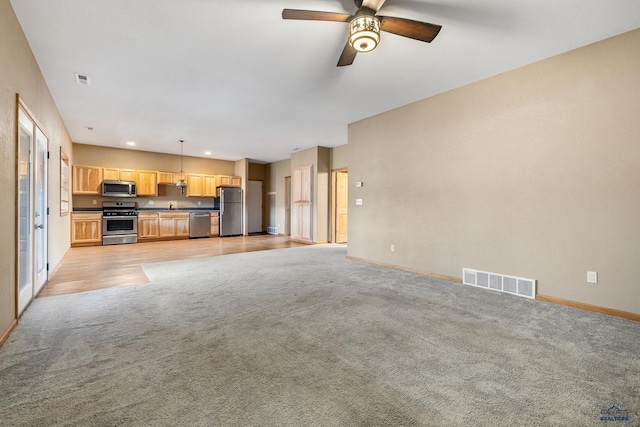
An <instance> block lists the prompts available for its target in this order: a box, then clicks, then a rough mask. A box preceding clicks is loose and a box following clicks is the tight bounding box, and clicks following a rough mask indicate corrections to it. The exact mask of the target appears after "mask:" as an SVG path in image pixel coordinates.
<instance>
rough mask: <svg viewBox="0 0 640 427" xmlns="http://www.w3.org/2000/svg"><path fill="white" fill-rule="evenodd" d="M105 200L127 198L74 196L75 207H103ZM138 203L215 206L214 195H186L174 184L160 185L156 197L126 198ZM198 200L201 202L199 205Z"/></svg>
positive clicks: (166, 206) (148, 206)
mask: <svg viewBox="0 0 640 427" xmlns="http://www.w3.org/2000/svg"><path fill="white" fill-rule="evenodd" d="M105 200H125V199H121V198H114V197H102V196H97V195H91V196H79V195H75V196H73V208H74V209H76V210H77V209H95V208H101V207H102V202H103V201H105ZM126 200H129V201H135V202H137V203H138V208H142V209H154V208H156V209H169V203H173V208H174V209H190V208H211V209H213V208H215V207H216V206H217V204H216V203H215V198H214V197H186V196H185V195H184V194H182V193H180V189H179V188H178V187H175V186H172V185H159V186H158V195H157V196H156V197H136V198H132V199H126ZM198 202H200V204H199V205H198Z"/></svg>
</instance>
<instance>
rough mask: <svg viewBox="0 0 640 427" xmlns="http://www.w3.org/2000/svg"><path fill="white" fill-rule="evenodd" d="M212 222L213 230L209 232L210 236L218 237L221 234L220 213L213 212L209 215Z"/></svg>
mask: <svg viewBox="0 0 640 427" xmlns="http://www.w3.org/2000/svg"><path fill="white" fill-rule="evenodd" d="M209 217H210V220H211V230H210V231H209V236H211V237H218V235H219V233H220V215H219V212H211V213H210V214H209Z"/></svg>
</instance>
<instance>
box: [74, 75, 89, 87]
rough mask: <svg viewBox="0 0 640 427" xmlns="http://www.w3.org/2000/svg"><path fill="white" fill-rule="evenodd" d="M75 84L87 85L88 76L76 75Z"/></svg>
mask: <svg viewBox="0 0 640 427" xmlns="http://www.w3.org/2000/svg"><path fill="white" fill-rule="evenodd" d="M76 83H80V84H81V85H88V84H89V76H87V75H85V74H79V73H76Z"/></svg>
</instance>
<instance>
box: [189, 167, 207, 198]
mask: <svg viewBox="0 0 640 427" xmlns="http://www.w3.org/2000/svg"><path fill="white" fill-rule="evenodd" d="M202 188H203V176H202V175H199V174H194V173H190V174H188V175H187V197H202Z"/></svg>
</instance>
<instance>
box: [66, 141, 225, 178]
mask: <svg viewBox="0 0 640 427" xmlns="http://www.w3.org/2000/svg"><path fill="white" fill-rule="evenodd" d="M73 153H74V161H73V163H74V164H77V165H88V166H102V167H117V168H122V169H142V170H158V171H164V172H180V156H179V155H174V154H161V153H151V152H148V151H137V150H128V149H124V148H111V147H101V146H97V145H86V144H78V143H74V144H73ZM182 164H183V168H184V171H185V173H201V174H210V175H234V174H235V163H234V162H230V161H227V160H217V159H204V158H200V157H189V156H184V157H183V162H182Z"/></svg>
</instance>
